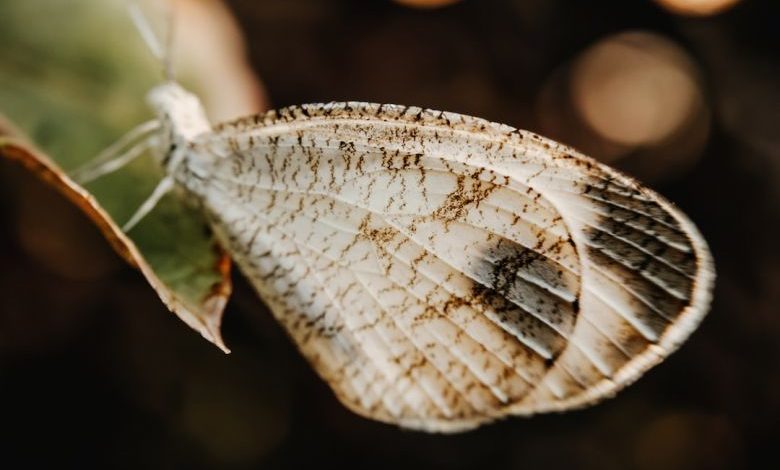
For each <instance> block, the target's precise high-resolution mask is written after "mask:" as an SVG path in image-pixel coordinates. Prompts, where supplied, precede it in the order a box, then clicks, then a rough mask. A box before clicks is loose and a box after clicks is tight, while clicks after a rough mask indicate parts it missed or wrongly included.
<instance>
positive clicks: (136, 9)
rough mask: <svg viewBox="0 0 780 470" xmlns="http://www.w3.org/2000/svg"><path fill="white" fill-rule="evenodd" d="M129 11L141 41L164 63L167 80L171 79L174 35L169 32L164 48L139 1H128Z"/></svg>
mask: <svg viewBox="0 0 780 470" xmlns="http://www.w3.org/2000/svg"><path fill="white" fill-rule="evenodd" d="M127 11H128V12H129V13H130V19H132V20H133V24H134V25H135V29H137V30H138V34H139V35H140V36H141V39H143V41H144V43H145V44H146V47H147V48H149V51H151V53H152V55H153V56H154V57H155V58H156V59H157V60H159V61H160V62H162V63H163V67H164V69H165V70H164V72H165V78H166V79H171V78H172V72H171V66H170V50H169V49H170V43H171V37H172V36H173V34H171V33H170V31H169V34H168V35H167V37H166V44H165V48H163V46H162V44H161V42H160V39H159V38H158V36H157V35H156V34H155V33H154V30H153V29H152V25H151V23H150V22H149V19H148V17H147V16H146V15H145V14H144V12H143V10H141V6H140V5H139V3H138V0H128V2H127ZM169 16H170V17H171V18H172V16H173V15H169ZM169 23H172V21H169ZM169 29H170V26H169Z"/></svg>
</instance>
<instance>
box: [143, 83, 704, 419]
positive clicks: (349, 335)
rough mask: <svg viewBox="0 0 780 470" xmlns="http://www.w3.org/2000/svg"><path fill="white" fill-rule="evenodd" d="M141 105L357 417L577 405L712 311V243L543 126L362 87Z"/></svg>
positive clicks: (160, 96)
mask: <svg viewBox="0 0 780 470" xmlns="http://www.w3.org/2000/svg"><path fill="white" fill-rule="evenodd" d="M150 99H151V101H152V103H153V105H154V107H155V109H156V110H157V112H158V114H160V120H161V122H163V123H164V126H163V130H162V135H163V141H164V142H165V143H164V144H161V149H162V150H163V152H162V153H163V154H164V159H163V163H164V164H165V165H166V168H167V169H168V171H169V172H170V174H171V176H172V177H173V178H174V180H175V181H176V182H177V183H178V185H179V186H181V187H182V188H184V190H185V191H187V192H188V193H190V194H191V195H192V197H194V198H195V199H196V200H197V201H198V202H199V203H200V204H201V205H202V207H203V208H204V210H205V211H206V213H207V214H208V217H209V219H210V220H211V222H212V226H213V228H214V231H215V233H216V234H217V236H218V238H219V239H220V241H221V243H222V244H223V246H224V247H225V248H226V249H227V250H228V251H229V252H230V253H231V255H232V256H233V258H234V259H235V261H236V263H237V264H238V266H239V267H240V268H241V270H242V271H243V273H244V274H245V275H246V276H247V278H248V279H249V281H250V282H251V283H252V285H253V286H254V288H255V289H256V290H257V291H258V293H259V294H260V295H261V296H262V298H263V299H264V300H265V302H267V303H268V305H269V307H270V308H271V311H272V312H273V314H274V316H275V317H276V318H277V319H278V320H279V322H280V323H281V324H282V325H284V327H285V328H286V329H287V332H288V333H289V334H290V336H291V337H292V339H293V340H294V341H295V342H296V344H297V346H298V347H299V349H300V350H301V352H302V353H303V355H304V356H305V357H306V358H307V359H308V360H309V361H310V362H311V363H312V365H313V366H314V367H315V369H316V370H317V372H318V373H319V374H320V376H322V377H323V379H324V380H326V381H327V382H328V383H329V384H330V386H331V387H332V388H333V390H334V392H335V393H336V395H337V396H338V397H339V399H340V400H341V401H342V402H343V403H344V404H345V405H347V406H348V407H349V408H350V409H352V410H354V411H356V412H357V413H359V414H362V415H364V416H368V417H371V418H374V419H379V420H382V421H386V422H391V423H396V424H399V425H401V426H404V427H409V428H414V429H421V430H428V431H459V430H464V429H468V428H472V427H474V426H477V425H479V424H480V423H483V422H486V421H490V420H494V419H497V418H500V417H504V416H507V415H527V414H533V413H539V412H547V411H557V410H565V409H569V408H573V407H578V406H583V405H586V404H590V403H593V402H596V401H598V400H599V399H601V398H604V397H607V396H611V395H612V394H614V393H615V392H617V391H618V390H619V389H621V388H622V387H624V386H625V385H627V384H628V383H630V382H632V381H633V380H635V379H636V378H637V377H639V376H640V375H641V374H642V373H643V372H644V371H645V370H647V369H648V368H649V367H651V366H652V365H654V364H656V363H657V362H659V361H661V360H662V359H663V358H664V357H666V356H667V355H668V354H669V353H670V352H672V351H673V350H675V349H676V348H677V346H678V345H679V344H680V343H681V342H682V341H683V340H684V339H685V338H687V336H688V335H689V334H690V333H691V331H692V330H693V329H694V328H695V327H696V325H697V324H698V323H699V321H700V320H701V318H702V317H703V316H704V314H705V313H706V310H707V308H708V304H709V298H710V291H711V285H712V281H713V277H714V273H713V270H712V265H711V260H710V256H709V252H708V250H707V247H706V244H705V243H704V241H703V240H702V238H701V236H700V235H699V234H698V231H697V230H696V228H695V227H694V226H693V225H692V224H691V223H690V222H689V221H688V219H687V218H686V217H685V216H684V215H683V214H682V213H681V212H680V211H679V210H677V209H676V208H675V207H674V206H673V205H671V204H670V203H669V202H667V201H666V200H664V199H663V198H662V197H661V196H659V195H657V194H656V193H654V192H652V191H651V190H649V189H647V188H645V187H643V186H641V185H640V184H639V183H637V182H635V181H634V180H632V179H630V178H628V177H626V176H625V175H622V174H620V173H619V172H617V171H615V170H612V169H610V168H608V167H606V166H604V165H602V164H600V163H598V162H596V161H594V160H591V159H589V158H587V157H584V156H582V155H580V154H578V153H577V152H576V151H574V150H572V149H569V148H567V147H565V146H563V145H560V144H557V143H555V142H552V141H550V140H547V139H545V138H542V137H540V136H537V135H535V134H532V133H528V132H525V131H520V130H517V129H514V128H511V127H509V126H504V125H499V124H494V123H490V122H488V121H484V120H482V119H478V118H473V117H469V116H463V115H459V114H454V113H446V112H439V111H431V110H424V109H421V108H417V107H403V106H395V105H378V104H369V103H330V104H315V105H303V106H295V107H290V108H285V109H282V110H279V111H272V112H269V113H267V114H265V115H260V116H254V117H250V118H245V119H241V120H238V121H236V122H233V123H229V124H224V125H221V126H217V127H215V128H213V129H212V128H211V127H210V126H209V125H208V122H207V121H206V118H205V114H204V113H203V112H202V107H200V105H199V103H198V102H197V98H195V97H194V96H193V95H190V94H189V93H187V92H185V91H184V90H182V89H181V88H180V87H178V85H175V84H168V85H164V86H163V87H160V88H158V89H157V90H156V91H155V92H153V93H152V94H151V95H150Z"/></svg>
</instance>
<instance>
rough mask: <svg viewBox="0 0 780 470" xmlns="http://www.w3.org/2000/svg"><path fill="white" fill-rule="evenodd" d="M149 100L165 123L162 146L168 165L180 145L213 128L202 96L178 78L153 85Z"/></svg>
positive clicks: (165, 161) (184, 144) (164, 162)
mask: <svg viewBox="0 0 780 470" xmlns="http://www.w3.org/2000/svg"><path fill="white" fill-rule="evenodd" d="M147 101H148V102H149V105H150V106H151V107H152V109H153V110H154V112H155V113H156V114H157V118H158V120H159V121H160V123H161V125H162V129H163V131H162V133H161V136H160V137H161V142H160V148H161V150H162V151H163V155H162V159H163V164H164V165H166V166H167V162H168V161H170V160H171V157H172V154H173V153H174V152H175V150H176V149H183V148H185V147H186V145H187V144H188V143H189V142H191V141H193V140H194V139H195V138H196V137H197V136H199V135H201V134H204V133H206V132H209V131H210V130H211V125H210V124H209V121H208V118H207V117H206V112H205V110H204V109H203V105H202V104H201V102H200V100H199V99H198V97H197V96H195V95H194V94H192V93H190V92H189V91H187V90H185V89H184V88H183V87H182V86H181V85H179V84H178V83H176V82H166V83H163V84H162V85H158V86H156V87H154V88H152V90H151V91H150V92H149V94H148V95H147Z"/></svg>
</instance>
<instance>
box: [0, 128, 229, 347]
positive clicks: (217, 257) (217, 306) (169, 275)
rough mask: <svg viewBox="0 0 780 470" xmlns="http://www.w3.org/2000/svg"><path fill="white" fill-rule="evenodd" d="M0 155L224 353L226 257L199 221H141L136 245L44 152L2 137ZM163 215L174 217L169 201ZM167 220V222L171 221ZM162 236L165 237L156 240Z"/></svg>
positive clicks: (182, 218) (187, 215) (191, 218)
mask: <svg viewBox="0 0 780 470" xmlns="http://www.w3.org/2000/svg"><path fill="white" fill-rule="evenodd" d="M0 156H2V157H5V158H7V159H9V160H11V161H14V162H17V163H19V164H21V165H22V166H24V167H25V168H27V169H28V170H30V171H31V172H33V173H34V174H35V175H36V176H38V177H39V178H40V179H41V180H43V181H44V182H46V183H48V184H50V185H51V186H53V187H55V188H56V189H57V190H59V191H60V192H61V193H62V194H63V195H64V196H65V197H67V198H68V199H69V200H70V201H71V202H72V203H74V204H75V205H76V206H78V207H79V208H80V209H81V210H82V211H83V212H84V213H85V214H87V216H89V218H90V219H91V220H92V221H93V222H94V223H95V225H96V226H97V227H98V228H99V229H100V231H101V232H102V233H103V235H104V236H105V237H106V239H107V240H108V241H109V243H110V244H111V246H112V247H113V248H114V250H116V252H117V253H119V254H120V255H121V256H122V257H123V258H124V259H125V260H126V261H127V262H128V263H130V265H132V266H134V267H136V268H138V269H139V270H140V271H141V273H142V274H143V275H144V277H145V278H146V280H147V281H149V284H151V286H152V287H153V288H154V289H155V291H157V294H158V295H159V296H160V299H161V300H162V301H163V303H165V305H166V306H167V307H168V308H169V309H170V310H171V311H172V312H174V313H175V314H176V315H178V316H179V318H181V319H182V320H183V321H184V322H185V323H187V324H188V325H189V326H190V327H192V328H193V329H195V330H197V331H198V332H200V333H201V334H202V335H203V337H204V338H206V339H207V340H209V341H211V342H212V343H214V344H215V345H217V346H218V347H220V348H221V349H222V350H224V351H225V352H229V351H228V349H227V348H226V347H225V345H224V343H223V341H222V338H221V336H220V331H219V328H220V322H221V318H222V313H223V311H224V308H225V304H226V302H227V299H228V297H229V296H230V292H231V283H230V259H229V258H228V257H227V255H226V254H225V253H224V252H223V251H222V250H221V249H220V248H219V247H218V246H217V245H216V244H214V243H212V241H211V239H210V236H204V231H203V230H198V229H199V228H201V229H202V227H198V224H199V223H200V222H201V221H200V220H198V217H197V216H195V215H194V214H191V213H179V214H178V215H179V216H180V217H177V220H178V222H177V223H174V224H172V225H168V224H166V226H164V227H163V226H161V222H163V221H162V220H154V221H150V222H149V223H147V222H146V221H145V222H144V224H145V227H146V229H145V230H143V231H140V236H137V237H136V238H137V240H138V243H136V242H134V241H133V240H132V239H131V238H130V237H128V236H127V235H126V234H124V233H123V232H122V230H121V229H120V228H119V226H118V225H117V224H116V222H114V220H113V219H112V218H111V216H110V215H109V214H108V212H107V211H106V210H105V209H104V208H103V207H102V206H101V205H100V203H99V202H98V200H97V199H96V198H95V197H94V196H93V195H92V194H90V193H89V192H88V191H87V190H86V189H84V188H82V187H81V186H79V185H78V184H76V183H75V182H73V181H72V180H71V179H70V178H68V176H67V175H66V174H65V173H64V172H63V171H62V170H61V169H60V168H59V167H58V166H57V165H56V164H55V163H54V162H53V161H52V160H51V159H50V158H48V157H47V156H46V155H44V154H43V153H42V152H40V151H37V150H34V149H32V148H31V147H30V146H29V145H28V144H25V143H23V142H22V141H21V140H19V139H16V138H9V137H0ZM167 205H170V207H166V208H165V210H164V212H165V213H166V214H167V215H169V216H170V215H176V212H177V209H179V210H180V209H181V207H176V206H177V205H176V204H175V202H173V201H168V204H167ZM169 220H170V219H169ZM160 234H164V235H165V236H162V237H160V236H159V235H160Z"/></svg>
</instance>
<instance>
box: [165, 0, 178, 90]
mask: <svg viewBox="0 0 780 470" xmlns="http://www.w3.org/2000/svg"><path fill="white" fill-rule="evenodd" d="M165 16H166V18H165V19H166V24H167V31H166V32H165V51H163V53H164V57H163V64H164V67H165V78H166V79H167V80H168V81H171V82H172V81H173V79H174V76H173V38H174V36H175V31H174V30H175V27H176V21H175V19H176V17H175V15H174V7H173V3H172V2H170V1H169V2H166V12H165Z"/></svg>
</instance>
